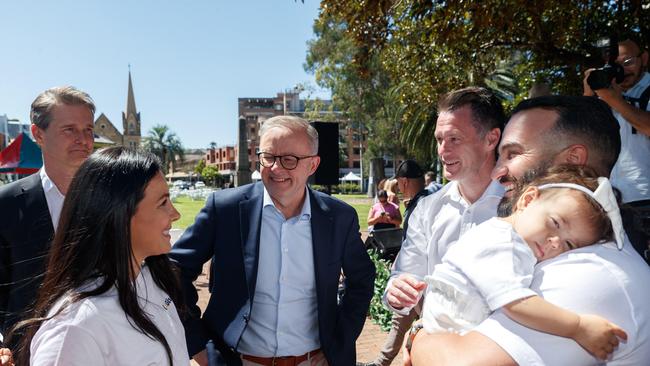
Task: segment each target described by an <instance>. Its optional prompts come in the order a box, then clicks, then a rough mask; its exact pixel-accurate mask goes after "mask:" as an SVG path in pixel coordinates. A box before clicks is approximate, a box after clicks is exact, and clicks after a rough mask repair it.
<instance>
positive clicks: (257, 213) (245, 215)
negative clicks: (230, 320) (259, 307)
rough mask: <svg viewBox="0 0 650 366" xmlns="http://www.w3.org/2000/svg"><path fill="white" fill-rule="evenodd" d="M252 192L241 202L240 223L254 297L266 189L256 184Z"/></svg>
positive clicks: (248, 276) (248, 279) (249, 282)
mask: <svg viewBox="0 0 650 366" xmlns="http://www.w3.org/2000/svg"><path fill="white" fill-rule="evenodd" d="M251 191H252V194H251V195H250V196H247V197H244V199H243V200H242V201H241V202H239V223H240V228H241V232H240V235H241V244H242V254H243V257H244V271H245V273H246V284H247V287H248V297H249V298H252V297H253V293H254V292H255V283H256V280H257V261H258V257H259V248H260V246H259V244H260V225H261V221H262V203H263V201H264V190H263V186H262V184H261V183H258V184H255V185H254V186H253V188H252V190H251Z"/></svg>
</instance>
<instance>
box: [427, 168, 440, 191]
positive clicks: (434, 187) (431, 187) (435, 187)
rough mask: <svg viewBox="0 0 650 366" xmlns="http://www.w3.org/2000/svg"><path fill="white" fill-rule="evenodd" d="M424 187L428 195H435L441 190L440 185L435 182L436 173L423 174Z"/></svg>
mask: <svg viewBox="0 0 650 366" xmlns="http://www.w3.org/2000/svg"><path fill="white" fill-rule="evenodd" d="M424 185H425V188H426V190H427V191H429V193H436V192H438V191H439V190H440V188H442V184H440V183H437V182H436V173H434V172H432V171H430V170H429V171H428V172H426V173H425V174H424Z"/></svg>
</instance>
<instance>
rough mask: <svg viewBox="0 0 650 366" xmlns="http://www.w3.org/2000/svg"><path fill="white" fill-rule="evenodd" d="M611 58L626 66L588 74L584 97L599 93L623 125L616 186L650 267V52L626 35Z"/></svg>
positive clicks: (628, 228) (629, 228)
mask: <svg viewBox="0 0 650 366" xmlns="http://www.w3.org/2000/svg"><path fill="white" fill-rule="evenodd" d="M616 51H618V55H616ZM610 60H611V61H614V60H615V63H616V64H618V65H620V67H619V66H618V65H616V64H614V63H611V64H610V65H607V66H605V67H604V68H601V69H589V70H587V71H586V72H585V79H584V82H583V86H584V95H586V96H593V95H596V96H598V97H599V98H600V99H601V100H603V101H604V102H605V103H607V104H608V105H609V106H610V107H611V108H612V110H613V112H614V116H615V117H616V119H617V120H618V123H619V125H620V132H621V154H620V156H619V158H618V160H617V161H616V165H615V166H614V169H613V170H612V174H611V179H612V184H613V185H614V186H615V187H616V188H618V189H619V190H620V191H621V195H622V197H621V200H622V202H623V206H622V207H621V208H622V214H623V221H624V222H623V224H624V226H625V231H626V232H627V234H628V236H629V238H630V241H631V242H632V244H633V245H634V247H635V248H636V250H637V251H638V252H639V253H640V254H641V256H643V257H644V258H645V259H646V261H648V263H650V258H649V257H650V255H648V249H649V247H648V244H649V237H648V235H647V234H645V233H643V231H642V230H643V229H644V226H646V225H645V224H644V223H643V217H644V212H645V216H647V215H648V213H649V212H650V112H648V110H650V103H648V100H649V99H650V74H649V73H648V72H647V71H646V68H647V65H648V52H647V51H646V50H645V49H644V48H643V47H642V43H641V42H640V41H639V39H637V38H636V36H634V35H626V36H625V37H623V38H622V40H621V41H620V42H618V50H617V49H616V47H613V49H612V50H610ZM591 74H594V75H591ZM617 74H618V76H617ZM603 81H609V82H608V83H607V82H605V83H603ZM635 218H636V219H635ZM646 230H647V228H646Z"/></svg>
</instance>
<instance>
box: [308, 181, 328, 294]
mask: <svg viewBox="0 0 650 366" xmlns="http://www.w3.org/2000/svg"><path fill="white" fill-rule="evenodd" d="M308 192H309V198H310V200H311V237H312V248H313V252H314V268H315V270H316V273H315V274H316V288H317V289H322V286H321V284H322V283H321V279H324V278H325V272H324V271H325V270H326V269H327V268H326V267H327V264H328V263H330V262H331V260H330V257H331V256H332V255H333V253H334V251H333V250H331V248H330V245H331V243H332V238H333V235H334V218H333V217H332V212H331V211H330V209H329V207H328V206H327V204H325V202H323V200H322V199H321V198H320V197H318V196H317V195H315V194H314V193H313V191H312V190H311V189H309V190H308ZM317 292H320V291H317Z"/></svg>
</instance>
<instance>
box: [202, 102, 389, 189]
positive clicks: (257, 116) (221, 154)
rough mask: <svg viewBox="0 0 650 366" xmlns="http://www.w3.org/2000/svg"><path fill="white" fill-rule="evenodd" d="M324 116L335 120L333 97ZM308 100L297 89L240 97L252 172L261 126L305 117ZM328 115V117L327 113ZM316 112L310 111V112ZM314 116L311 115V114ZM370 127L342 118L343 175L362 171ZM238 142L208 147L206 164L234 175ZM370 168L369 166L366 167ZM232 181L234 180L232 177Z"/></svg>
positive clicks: (321, 114) (340, 125) (323, 113)
mask: <svg viewBox="0 0 650 366" xmlns="http://www.w3.org/2000/svg"><path fill="white" fill-rule="evenodd" d="M321 103H322V106H323V108H322V111H321V112H319V113H318V114H320V116H321V118H318V120H332V118H331V114H332V113H336V112H332V111H330V110H327V109H328V107H329V106H330V105H331V101H329V100H325V101H321ZM305 106H306V101H305V100H304V99H300V96H299V93H298V92H297V91H289V92H286V93H282V92H280V93H277V94H276V96H275V97H271V98H252V97H251V98H239V99H238V115H239V118H244V119H245V121H246V133H247V136H246V140H247V143H248V158H249V162H250V170H251V173H252V172H253V171H255V170H259V169H258V166H257V156H256V155H255V154H256V152H257V148H258V147H259V130H260V127H261V126H262V124H263V123H264V121H265V120H267V119H269V118H271V117H274V116H279V115H283V114H287V115H295V116H299V117H304V115H305ZM328 114H329V116H328V118H325V116H326V115H328ZM313 115H314V114H312V113H310V116H313ZM308 119H310V120H311V118H308ZM367 139H368V135H367V130H364V129H363V128H362V126H360V125H359V124H358V123H355V122H339V149H340V153H341V154H340V155H341V160H340V162H339V175H340V176H343V175H345V174H347V173H348V172H353V173H355V174H357V175H360V174H361V173H360V169H361V166H362V159H363V153H365V151H366V149H367V146H368V143H367ZM237 154H238V150H237V146H232V145H229V146H222V147H217V148H215V149H208V150H207V152H206V153H205V162H206V165H212V166H215V167H217V168H218V169H219V172H220V174H221V175H222V176H224V177H225V176H228V175H230V176H231V177H232V176H234V174H235V172H236V168H237V167H236V159H237ZM385 168H386V174H387V175H390V174H392V172H393V161H392V160H391V159H387V160H386V166H385ZM364 170H366V171H367V168H364ZM231 181H232V180H231Z"/></svg>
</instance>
